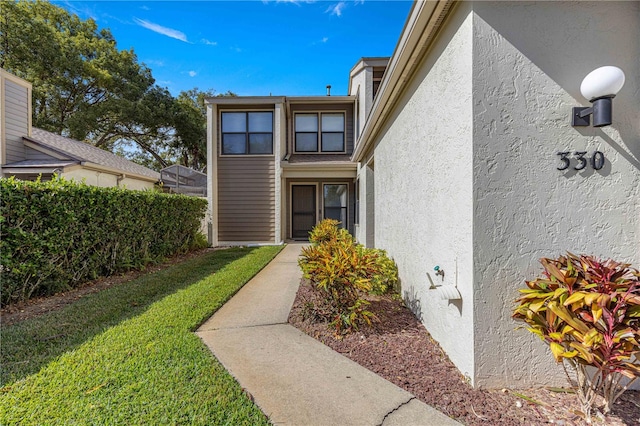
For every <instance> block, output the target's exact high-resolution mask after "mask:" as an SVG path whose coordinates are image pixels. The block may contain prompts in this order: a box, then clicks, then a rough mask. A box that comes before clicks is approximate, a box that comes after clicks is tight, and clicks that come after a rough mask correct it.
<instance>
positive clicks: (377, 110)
mask: <svg viewBox="0 0 640 426" xmlns="http://www.w3.org/2000/svg"><path fill="white" fill-rule="evenodd" d="M454 3H455V1H454V0H439V1H423V2H415V3H414V4H413V6H412V8H411V12H410V13H409V18H408V19H407V22H406V24H405V27H404V29H403V31H402V36H401V37H400V40H399V41H398V45H397V46H396V49H395V51H394V53H393V56H392V57H391V61H390V62H389V66H388V67H387V71H386V72H385V75H384V78H383V80H382V83H381V84H380V90H379V92H378V96H376V99H375V101H374V104H373V108H372V110H371V112H370V113H369V117H368V118H367V122H366V124H365V127H364V129H363V131H362V134H361V136H360V138H359V140H358V142H359V143H357V145H356V149H355V150H354V153H353V155H352V157H351V158H352V159H353V160H354V161H360V160H361V159H362V158H363V154H365V153H366V152H367V151H368V150H369V148H370V146H371V144H372V143H373V139H374V137H375V136H376V135H377V134H378V132H379V131H380V129H381V128H382V126H383V124H384V123H385V122H386V119H387V117H388V116H389V113H390V112H391V111H392V109H393V107H394V106H395V104H396V103H397V102H398V100H399V99H400V97H401V96H402V95H403V94H404V87H406V83H407V82H408V81H409V80H410V79H411V78H412V77H413V74H414V73H415V71H416V66H417V65H418V64H419V62H420V60H421V59H422V58H423V57H424V55H425V54H426V52H427V50H428V49H429V48H430V47H431V43H432V42H433V40H434V38H435V35H436V33H437V31H438V29H439V28H440V26H441V25H442V23H443V21H444V19H445V18H446V16H447V15H448V13H449V11H450V10H451V7H452V6H453V4H454Z"/></svg>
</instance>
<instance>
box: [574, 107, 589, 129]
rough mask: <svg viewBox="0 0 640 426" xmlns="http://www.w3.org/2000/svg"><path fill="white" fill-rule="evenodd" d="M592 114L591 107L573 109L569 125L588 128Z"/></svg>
mask: <svg viewBox="0 0 640 426" xmlns="http://www.w3.org/2000/svg"><path fill="white" fill-rule="evenodd" d="M592 113H593V107H573V114H572V115H571V125H572V126H590V125H591V114H592Z"/></svg>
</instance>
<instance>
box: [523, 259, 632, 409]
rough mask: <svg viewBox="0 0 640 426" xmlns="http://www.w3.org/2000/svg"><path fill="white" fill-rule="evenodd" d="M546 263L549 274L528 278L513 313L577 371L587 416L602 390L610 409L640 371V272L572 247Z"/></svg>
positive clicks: (578, 389) (565, 364)
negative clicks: (585, 253) (575, 253)
mask: <svg viewBox="0 0 640 426" xmlns="http://www.w3.org/2000/svg"><path fill="white" fill-rule="evenodd" d="M540 263H542V266H543V267H544V272H543V277H540V278H536V279H535V280H533V281H526V285H527V287H528V288H527V289H523V290H520V292H521V293H522V295H521V296H520V298H518V299H517V303H518V305H517V307H516V308H515V310H514V314H513V318H515V319H516V320H520V321H524V322H525V323H527V324H528V327H527V330H529V331H531V332H532V333H534V334H536V335H538V336H539V337H540V338H541V339H542V340H543V341H544V342H545V343H547V344H548V345H549V348H550V349H551V353H552V354H553V356H554V358H555V359H556V361H557V362H560V363H562V365H563V367H564V368H565V372H567V366H568V367H569V369H570V371H573V373H574V378H575V379H576V380H577V393H578V396H579V398H580V403H581V405H582V410H583V412H584V414H585V416H586V418H587V419H590V418H591V412H592V410H593V408H594V406H595V404H596V398H597V395H598V394H601V395H602V396H603V398H604V407H603V412H604V413H605V414H606V413H607V412H609V411H610V410H611V408H612V405H613V403H614V402H615V400H616V399H617V398H618V397H619V396H620V395H621V394H622V393H623V392H624V391H625V390H626V389H627V388H628V386H629V385H630V383H631V382H633V381H634V380H635V379H636V378H637V377H638V376H640V358H639V357H640V272H638V270H637V269H633V268H631V267H630V265H629V264H624V263H619V262H616V261H613V260H604V261H602V260H598V259H597V258H595V257H593V256H586V255H581V256H577V255H574V254H571V253H567V255H566V256H560V257H559V258H558V259H548V258H543V259H541V260H540ZM587 367H593V368H587ZM567 374H568V376H569V372H567ZM625 378H626V379H625Z"/></svg>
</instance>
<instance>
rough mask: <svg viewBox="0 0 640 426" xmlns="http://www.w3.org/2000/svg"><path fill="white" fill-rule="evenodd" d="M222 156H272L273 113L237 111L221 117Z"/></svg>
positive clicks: (223, 114) (224, 113)
mask: <svg viewBox="0 0 640 426" xmlns="http://www.w3.org/2000/svg"><path fill="white" fill-rule="evenodd" d="M221 121H222V124H221V128H222V143H221V145H222V148H221V153H222V155H247V154H249V155H270V154H273V112H272V111H249V112H245V111H238V112H235V111H234V112H223V113H222V115H221Z"/></svg>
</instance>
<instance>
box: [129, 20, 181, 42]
mask: <svg viewBox="0 0 640 426" xmlns="http://www.w3.org/2000/svg"><path fill="white" fill-rule="evenodd" d="M133 20H134V21H135V23H136V24H138V25H140V26H141V27H144V28H146V29H148V30H151V31H153V32H154V33H158V34H162V35H165V36H167V37H171V38H175V39H176V40H180V41H184V42H185V43H188V41H187V36H186V35H185V34H184V33H183V32H182V31H178V30H174V29H172V28H167V27H163V26H162V25H158V24H154V23H153V22H149V21H145V20H144V19H138V18H133Z"/></svg>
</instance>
